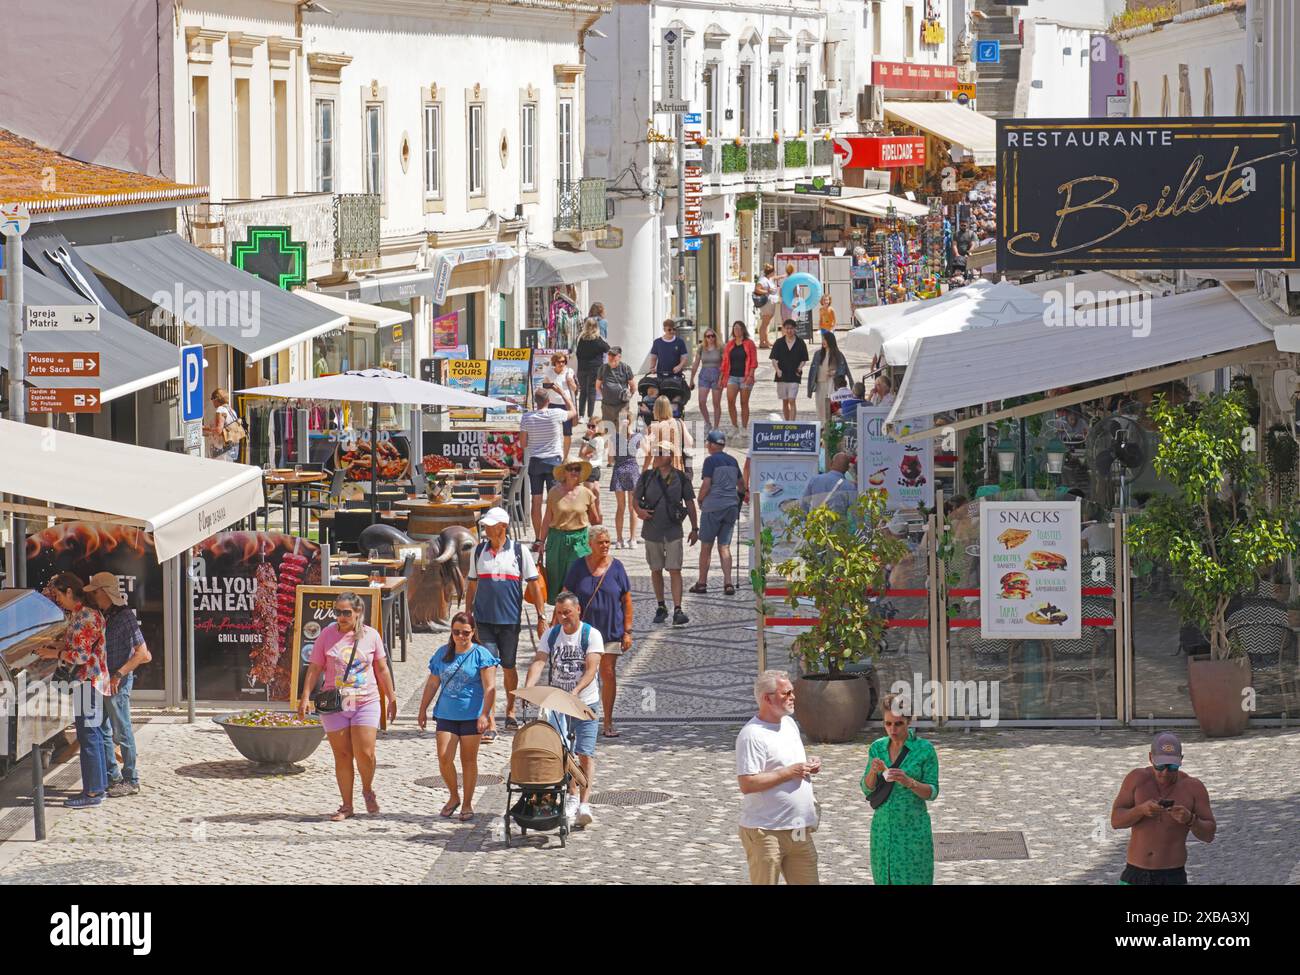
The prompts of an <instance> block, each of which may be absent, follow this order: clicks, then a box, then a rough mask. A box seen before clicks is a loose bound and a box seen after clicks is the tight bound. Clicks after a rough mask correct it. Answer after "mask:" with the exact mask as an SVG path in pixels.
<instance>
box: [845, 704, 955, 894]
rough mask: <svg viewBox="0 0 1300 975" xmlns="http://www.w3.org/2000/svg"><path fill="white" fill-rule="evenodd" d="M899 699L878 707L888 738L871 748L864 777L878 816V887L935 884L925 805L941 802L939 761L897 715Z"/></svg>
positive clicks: (874, 849) (874, 833)
mask: <svg viewBox="0 0 1300 975" xmlns="http://www.w3.org/2000/svg"><path fill="white" fill-rule="evenodd" d="M898 697H899V695H897V694H887V695H885V697H884V699H883V700H882V701H881V702H880V711H881V714H882V715H883V716H884V718H883V720H884V725H885V736H884V737H883V738H877V739H876V740H875V741H873V742H872V743H871V748H870V749H869V750H868V752H867V758H868V764H867V770H866V771H865V772H864V773H863V775H862V792H863V794H864V795H865V796H866V797H867V800H868V801H869V802H871V803H872V808H873V810H874V812H873V815H872V817H871V876H872V878H873V879H874V880H875V882H876V883H877V884H932V883H934V837H933V834H932V833H931V831H930V811H929V810H928V809H926V807H925V804H926V803H927V802H932V801H933V800H935V799H937V798H938V796H939V756H938V755H937V754H936V753H935V750H934V746H933V745H932V744H930V743H929V742H928V741H926V740H925V739H924V738H918V737H917V736H916V732H915V731H912V730H911V727H910V725H911V721H910V719H909V718H908V717H907V715H904V714H900V713H899V709H900V704H899V701H898ZM904 710H906V709H904ZM900 756H901V761H900ZM882 796H884V801H883V802H882V801H881V797H882Z"/></svg>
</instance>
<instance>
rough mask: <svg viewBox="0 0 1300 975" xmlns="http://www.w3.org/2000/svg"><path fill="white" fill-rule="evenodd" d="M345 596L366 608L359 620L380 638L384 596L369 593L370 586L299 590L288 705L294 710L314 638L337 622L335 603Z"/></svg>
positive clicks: (310, 587)
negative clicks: (341, 596)
mask: <svg viewBox="0 0 1300 975" xmlns="http://www.w3.org/2000/svg"><path fill="white" fill-rule="evenodd" d="M345 592H350V593H353V594H354V595H356V596H357V597H359V598H360V599H361V602H362V603H363V604H365V612H364V613H363V614H362V619H364V620H365V621H366V622H367V623H368V624H369V625H370V626H372V627H374V628H375V629H376V630H379V635H380V636H381V637H382V636H383V626H382V624H381V616H382V614H381V612H380V610H381V608H382V602H383V594H382V591H381V590H380V589H377V588H376V589H371V588H370V587H369V586H299V587H298V595H297V600H296V602H295V606H294V613H293V678H292V681H291V682H290V686H291V687H292V689H293V696H292V699H291V700H290V702H289V703H290V704H292V705H293V706H294V707H297V706H298V698H299V697H300V696H301V695H302V693H303V687H302V682H303V681H304V680H305V679H306V677H307V667H308V666H309V664H310V662H311V652H312V648H313V647H315V646H316V638H317V637H319V636H320V634H321V630H323V629H325V627H327V626H329V625H330V624H331V623H333V622H334V621H335V620H336V619H337V617H335V615H334V600H335V599H337V598H338V597H339V595H340V594H341V593H345ZM313 689H314V688H313Z"/></svg>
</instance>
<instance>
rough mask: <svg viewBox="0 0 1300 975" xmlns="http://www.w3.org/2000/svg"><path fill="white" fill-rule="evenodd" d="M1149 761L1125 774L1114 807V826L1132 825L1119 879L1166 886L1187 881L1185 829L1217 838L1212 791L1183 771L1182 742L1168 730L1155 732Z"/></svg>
mask: <svg viewBox="0 0 1300 975" xmlns="http://www.w3.org/2000/svg"><path fill="white" fill-rule="evenodd" d="M1148 757H1149V758H1150V760H1151V765H1150V766H1148V767H1146V768H1137V769H1134V770H1133V771H1132V772H1130V773H1129V774H1128V775H1126V776H1124V784H1123V785H1121V786H1120V787H1119V795H1118V796H1116V797H1115V804H1114V805H1113V806H1111V809H1110V825H1111V827H1112V828H1114V829H1131V830H1132V831H1133V832H1132V833H1131V834H1130V835H1129V840H1128V866H1126V867H1125V868H1124V872H1123V873H1122V874H1121V875H1120V881H1119V882H1120V883H1121V884H1133V885H1141V886H1162V885H1175V884H1186V883H1187V871H1186V870H1185V869H1184V867H1185V865H1186V863H1187V834H1188V832H1189V831H1190V832H1191V834H1192V835H1193V836H1195V837H1196V838H1197V839H1198V840H1200V841H1201V842H1202V843H1212V842H1213V841H1214V831H1215V829H1216V824H1215V822H1214V813H1213V812H1211V811H1210V794H1209V793H1208V792H1206V791H1205V786H1204V785H1203V784H1202V783H1201V780H1200V779H1194V778H1192V777H1191V776H1190V775H1188V774H1187V773H1186V772H1183V771H1181V770H1180V768H1179V766H1181V765H1182V764H1183V744H1182V742H1180V741H1179V740H1178V736H1177V735H1175V734H1172V733H1171V732H1168V731H1162V732H1161V733H1160V734H1158V735H1156V737H1155V741H1153V742H1152V743H1151V754H1150V755H1149V756H1148Z"/></svg>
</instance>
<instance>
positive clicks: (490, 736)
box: [483, 728, 497, 745]
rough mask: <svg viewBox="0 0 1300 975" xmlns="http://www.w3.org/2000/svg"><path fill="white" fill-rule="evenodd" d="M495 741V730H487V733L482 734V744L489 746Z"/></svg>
mask: <svg viewBox="0 0 1300 975" xmlns="http://www.w3.org/2000/svg"><path fill="white" fill-rule="evenodd" d="M496 740H497V732H496V729H495V728H489V729H488V730H487V731H485V732H483V744H485V745H490V744H492V742H494V741H496Z"/></svg>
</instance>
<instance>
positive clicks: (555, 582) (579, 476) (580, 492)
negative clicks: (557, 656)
mask: <svg viewBox="0 0 1300 975" xmlns="http://www.w3.org/2000/svg"><path fill="white" fill-rule="evenodd" d="M590 476H591V465H590V464H588V463H587V462H586V461H585V460H572V461H568V462H567V463H563V464H559V465H557V466H556V468H555V480H556V482H557V483H556V485H555V487H553V488H551V491H550V493H549V494H548V495H547V496H546V514H544V515H543V516H542V528H541V531H539V532H538V533H537V541H536V542H534V543H533V551H534V552H538V551H541V549H542V546H543V545H545V546H546V557H545V559H544V562H545V566H544V568H543V571H545V573H546V601H547V602H548V603H550V604H551V605H552V606H554V605H555V597H556V596H558V595H559V594H560V593H561V592H562V591H563V590H564V577H565V576H567V575H568V574H569V566H571V565H573V563H574V562H576V561H577V560H578V559H580V558H582V557H583V556H586V555H590V554H591V546H590V545H589V544H587V529H588V528H590V527H591V526H592V525H599V524H600V505H599V503H598V502H597V499H596V494H595V492H594V491H592V490H591V488H589V487H587V485H586V481H587V478H589V477H590Z"/></svg>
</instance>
